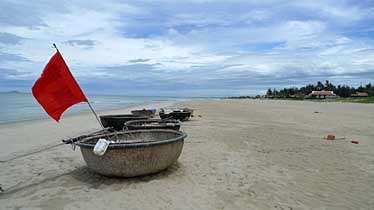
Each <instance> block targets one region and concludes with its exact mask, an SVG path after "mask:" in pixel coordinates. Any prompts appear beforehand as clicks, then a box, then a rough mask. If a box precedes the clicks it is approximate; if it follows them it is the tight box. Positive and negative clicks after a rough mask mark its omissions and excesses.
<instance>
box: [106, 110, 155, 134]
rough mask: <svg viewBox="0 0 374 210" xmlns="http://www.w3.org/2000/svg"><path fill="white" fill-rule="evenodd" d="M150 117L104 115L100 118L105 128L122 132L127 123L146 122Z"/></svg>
mask: <svg viewBox="0 0 374 210" xmlns="http://www.w3.org/2000/svg"><path fill="white" fill-rule="evenodd" d="M148 118H149V117H146V116H139V115H133V114H123V115H102V116H100V121H101V123H102V124H103V126H104V127H105V128H107V127H113V128H114V129H115V130H117V131H120V130H122V129H123V126H124V124H125V122H127V121H130V120H146V119H148Z"/></svg>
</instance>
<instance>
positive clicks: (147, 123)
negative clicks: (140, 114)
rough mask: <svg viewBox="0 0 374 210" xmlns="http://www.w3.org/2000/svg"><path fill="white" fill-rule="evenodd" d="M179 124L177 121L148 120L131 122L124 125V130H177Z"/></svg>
mask: <svg viewBox="0 0 374 210" xmlns="http://www.w3.org/2000/svg"><path fill="white" fill-rule="evenodd" d="M180 127H181V124H180V123H179V121H178V120H174V119H166V120H159V119H148V120H131V121H127V122H126V123H125V128H126V129H128V130H140V129H171V130H179V129H180Z"/></svg>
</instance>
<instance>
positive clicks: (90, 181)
mask: <svg viewBox="0 0 374 210" xmlns="http://www.w3.org/2000/svg"><path fill="white" fill-rule="evenodd" d="M180 169H181V164H180V163H179V162H176V163H174V164H173V165H171V166H170V167H169V168H167V169H165V170H163V171H160V172H157V173H154V174H150V175H145V176H140V177H131V178H124V177H107V176H103V175H100V174H98V173H96V172H94V171H92V170H91V169H89V168H88V167H87V166H81V167H78V168H76V169H74V170H72V171H69V172H66V173H61V174H58V175H55V176H51V177H47V178H45V179H42V180H39V181H37V182H33V183H29V184H25V185H22V186H14V187H11V188H9V189H5V190H4V189H2V191H0V199H3V198H7V197H10V196H12V195H13V194H15V193H18V192H23V191H29V190H35V189H38V188H40V187H42V186H43V185H45V184H47V185H48V183H53V182H55V181H57V180H61V179H65V181H66V179H68V180H70V181H67V182H68V183H71V181H72V180H71V179H74V182H73V183H74V185H75V186H76V185H85V186H87V187H88V188H94V189H105V188H107V187H110V186H112V185H116V184H136V183H144V182H150V181H154V180H161V179H165V178H168V177H170V176H177V174H179V173H183V172H178V171H181V170H180Z"/></svg>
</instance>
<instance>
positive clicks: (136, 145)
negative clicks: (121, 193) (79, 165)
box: [75, 129, 187, 177]
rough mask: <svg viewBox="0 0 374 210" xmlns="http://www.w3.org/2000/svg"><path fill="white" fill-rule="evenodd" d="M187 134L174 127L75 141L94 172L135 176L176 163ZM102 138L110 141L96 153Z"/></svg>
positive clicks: (105, 135)
mask: <svg viewBox="0 0 374 210" xmlns="http://www.w3.org/2000/svg"><path fill="white" fill-rule="evenodd" d="M186 136H187V135H186V134H185V133H183V132H180V131H174V130H162V129H160V130H133V131H122V132H114V133H110V134H104V135H98V136H93V137H88V138H85V139H83V140H81V141H79V142H76V143H75V144H76V145H77V146H79V147H80V149H81V152H82V155H83V158H84V160H85V162H86V163H87V166H88V167H89V168H91V169H92V170H93V171H95V172H97V173H99V174H102V175H105V176H118V177H134V176H142V175H147V174H152V173H156V172H159V171H161V170H164V169H166V168H167V167H169V166H170V165H172V164H173V163H175V162H176V161H177V159H178V157H179V155H180V154H181V152H182V149H183V143H184V138H186ZM102 138H105V139H106V140H110V141H111V143H110V144H109V146H108V147H107V150H106V151H105V153H104V155H102V156H99V155H96V154H95V153H94V152H93V149H94V147H95V144H96V143H97V141H98V140H99V139H102Z"/></svg>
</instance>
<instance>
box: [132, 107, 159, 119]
mask: <svg viewBox="0 0 374 210" xmlns="http://www.w3.org/2000/svg"><path fill="white" fill-rule="evenodd" d="M131 113H132V114H134V115H140V116H146V117H150V118H151V117H154V116H155V114H156V109H139V110H132V111H131Z"/></svg>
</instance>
